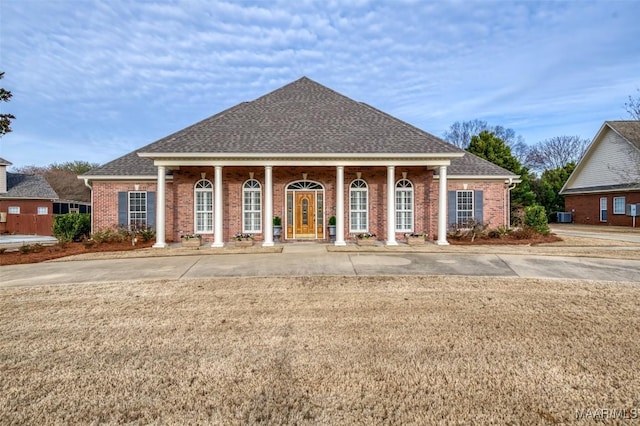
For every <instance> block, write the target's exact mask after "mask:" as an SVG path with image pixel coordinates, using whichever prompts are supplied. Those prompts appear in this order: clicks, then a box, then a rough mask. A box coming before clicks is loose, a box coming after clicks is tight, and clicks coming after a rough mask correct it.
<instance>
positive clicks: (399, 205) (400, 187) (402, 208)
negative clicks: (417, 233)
mask: <svg viewBox="0 0 640 426" xmlns="http://www.w3.org/2000/svg"><path fill="white" fill-rule="evenodd" d="M396 232H413V184H412V183H411V181H409V180H407V179H402V180H399V181H398V183H396Z"/></svg>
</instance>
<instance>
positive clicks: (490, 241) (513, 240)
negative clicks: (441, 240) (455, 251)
mask: <svg viewBox="0 0 640 426" xmlns="http://www.w3.org/2000/svg"><path fill="white" fill-rule="evenodd" d="M448 241H449V244H451V245H458V246H477V245H491V246H503V245H525V246H534V245H537V244H548V243H556V242H558V241H562V238H560V237H558V236H557V235H556V234H549V235H546V236H545V235H535V236H534V237H532V238H525V239H519V238H517V237H515V236H513V235H504V236H502V237H501V238H489V237H479V238H476V239H475V241H471V240H470V239H456V238H448Z"/></svg>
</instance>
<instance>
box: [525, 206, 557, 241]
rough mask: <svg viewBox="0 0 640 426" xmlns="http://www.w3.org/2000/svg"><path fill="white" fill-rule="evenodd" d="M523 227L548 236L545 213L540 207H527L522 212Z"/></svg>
mask: <svg viewBox="0 0 640 426" xmlns="http://www.w3.org/2000/svg"><path fill="white" fill-rule="evenodd" d="M524 227H525V228H532V229H534V230H535V231H536V232H537V233H538V234H540V235H549V232H551V230H550V229H549V222H548V221H547V213H546V212H545V210H544V207H542V206H529V207H527V208H526V209H525V210H524Z"/></svg>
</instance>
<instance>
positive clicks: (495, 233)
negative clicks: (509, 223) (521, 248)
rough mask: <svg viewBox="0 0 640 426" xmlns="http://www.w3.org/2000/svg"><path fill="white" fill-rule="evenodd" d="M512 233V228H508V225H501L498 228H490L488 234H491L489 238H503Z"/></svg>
mask: <svg viewBox="0 0 640 426" xmlns="http://www.w3.org/2000/svg"><path fill="white" fill-rule="evenodd" d="M510 233H511V229H509V228H507V227H506V226H499V227H498V228H496V229H492V230H490V231H489V232H488V234H487V235H488V236H489V238H502V237H506V236H507V235H509V234H510Z"/></svg>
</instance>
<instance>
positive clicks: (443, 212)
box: [436, 166, 449, 246]
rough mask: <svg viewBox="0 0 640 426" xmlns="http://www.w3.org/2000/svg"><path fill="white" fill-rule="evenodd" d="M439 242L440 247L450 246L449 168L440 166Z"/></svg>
mask: <svg viewBox="0 0 640 426" xmlns="http://www.w3.org/2000/svg"><path fill="white" fill-rule="evenodd" d="M438 179H439V180H440V182H438V241H436V244H438V245H440V246H448V245H449V242H448V241H447V166H440V170H439V172H438Z"/></svg>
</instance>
